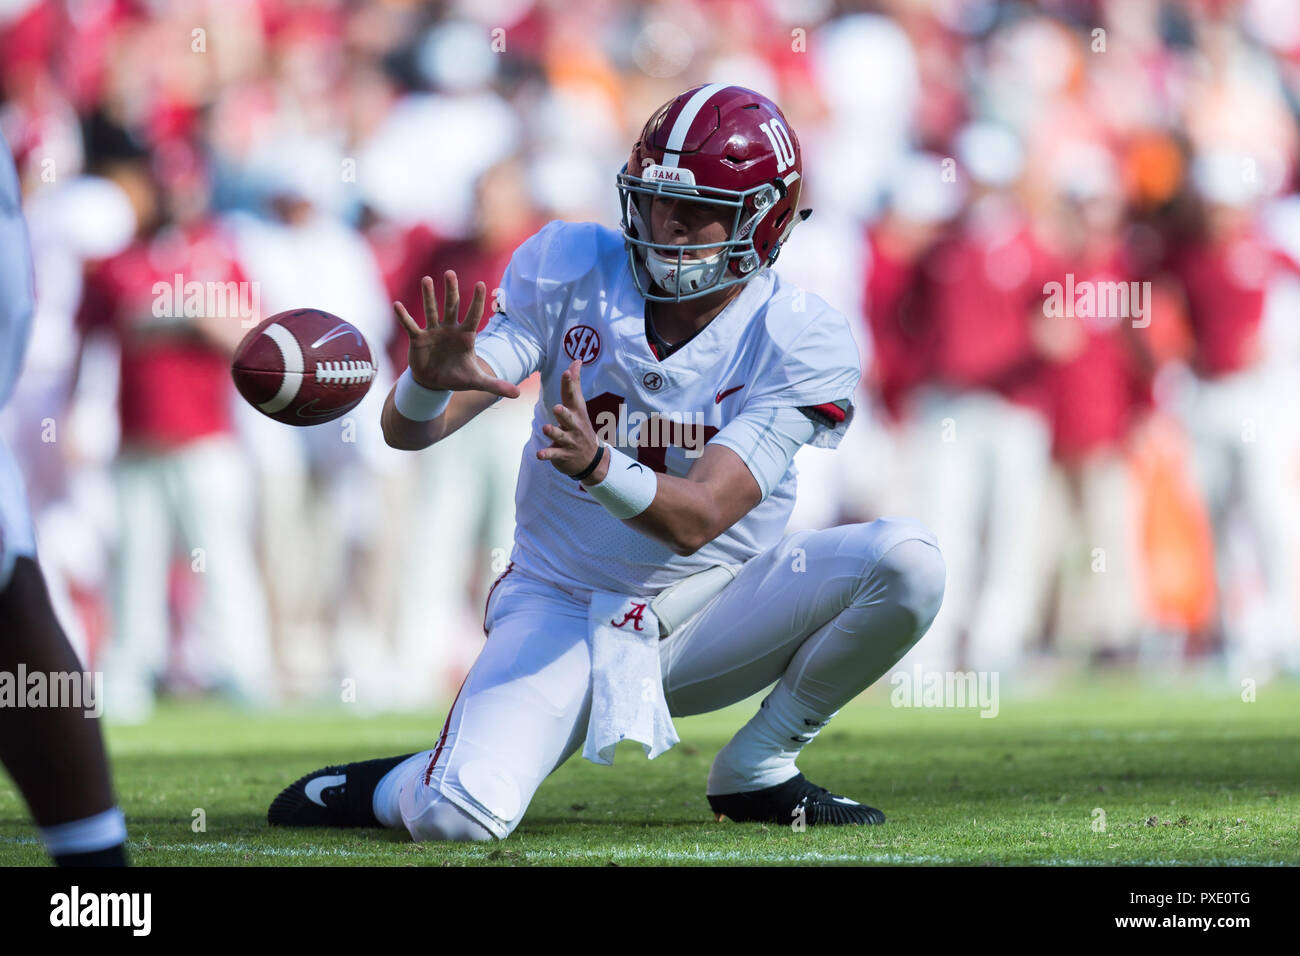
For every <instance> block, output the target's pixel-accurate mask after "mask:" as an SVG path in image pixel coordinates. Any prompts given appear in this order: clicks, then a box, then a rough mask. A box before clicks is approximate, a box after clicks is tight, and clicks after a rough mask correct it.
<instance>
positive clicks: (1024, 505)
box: [901, 388, 1051, 676]
mask: <svg viewBox="0 0 1300 956" xmlns="http://www.w3.org/2000/svg"><path fill="white" fill-rule="evenodd" d="M910 432H911V440H910V441H909V443H908V444H909V446H910V447H909V448H908V452H909V459H910V460H909V462H908V467H909V469H911V470H912V474H913V479H912V483H913V487H914V488H915V489H916V499H915V501H914V502H913V504H912V507H911V508H910V509H909V510H910V511H911V512H912V513H913V514H915V515H917V517H919V518H920V519H921V520H922V521H924V522H925V523H926V524H928V525H929V526H930V527H932V528H933V529H934V531H935V533H936V534H937V535H938V538H939V543H940V545H941V546H942V547H943V554H944V558H945V560H946V561H947V563H948V590H947V594H946V597H945V599H944V602H943V608H942V610H940V611H939V615H938V617H936V618H935V621H934V626H933V627H931V629H930V633H929V635H928V636H927V637H926V640H925V643H924V644H922V645H920V646H919V647H917V649H916V650H915V651H913V652H912V653H911V654H910V655H908V657H907V659H906V660H905V661H903V663H902V665H901V667H902V669H904V670H910V669H912V668H913V667H915V666H917V665H918V664H919V665H920V666H921V667H922V669H923V670H925V671H939V672H944V671H949V670H952V669H954V668H956V667H957V665H958V660H959V659H960V655H959V653H958V651H959V647H958V643H959V638H960V635H961V631H962V629H963V628H965V629H966V631H967V640H966V653H965V655H964V659H965V666H966V667H967V668H969V669H972V670H978V671H990V672H995V671H996V672H1000V673H1003V674H1004V676H1005V674H1006V673H1009V672H1013V671H1014V670H1016V669H1017V668H1018V667H1019V665H1020V664H1021V662H1022V657H1023V654H1024V651H1025V648H1026V645H1027V644H1028V643H1029V641H1030V639H1031V637H1032V636H1033V634H1034V629H1035V625H1036V623H1037V615H1038V613H1039V610H1040V604H1041V595H1042V593H1043V591H1044V586H1045V584H1046V576H1045V575H1044V573H1043V567H1042V566H1043V561H1042V560H1041V553H1042V545H1043V541H1042V536H1041V522H1042V501H1043V497H1044V492H1045V490H1046V488H1047V482H1048V477H1049V474H1050V467H1051V433H1050V430H1049V428H1048V426H1047V423H1046V422H1045V421H1044V420H1043V417H1042V416H1041V415H1040V414H1038V413H1037V412H1036V411H1034V410H1032V409H1028V408H1025V407H1023V406H1021V405H1018V404H1016V403H1014V402H1010V401H1008V400H1006V399H1005V398H1003V397H1002V396H1000V395H998V394H995V393H993V392H986V391H968V392H952V391H947V390H943V389H937V388H934V389H928V390H926V391H924V392H922V393H920V394H919V395H918V396H917V403H916V417H915V419H914V421H913V423H912V428H911V429H910Z"/></svg>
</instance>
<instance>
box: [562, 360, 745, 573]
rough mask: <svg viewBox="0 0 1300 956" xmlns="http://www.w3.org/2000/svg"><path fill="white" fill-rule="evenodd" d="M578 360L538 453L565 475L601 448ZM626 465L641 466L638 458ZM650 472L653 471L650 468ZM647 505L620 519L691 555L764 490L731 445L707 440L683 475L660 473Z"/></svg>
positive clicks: (606, 464)
mask: <svg viewBox="0 0 1300 956" xmlns="http://www.w3.org/2000/svg"><path fill="white" fill-rule="evenodd" d="M581 367H582V363H581V362H580V361H577V360H575V361H574V363H573V364H572V365H570V366H569V368H568V370H567V371H565V372H564V374H563V375H562V376H561V381H560V394H561V397H562V398H563V399H564V402H563V404H560V405H556V406H554V407H553V408H552V410H551V411H552V414H554V415H555V419H556V422H557V424H555V425H549V424H548V425H544V426H542V431H543V432H544V433H545V435H546V436H547V437H548V438H550V439H551V440H552V442H553V444H552V445H551V447H549V448H543V449H541V450H540V451H539V452H538V453H537V457H538V458H540V459H541V460H543V461H550V462H551V463H552V464H553V465H555V467H556V468H558V469H559V470H560V471H561V472H563V473H564V474H566V475H571V476H574V475H579V474H581V473H582V472H583V470H584V469H586V468H587V466H588V465H589V464H590V463H591V461H592V459H593V458H594V457H595V454H596V451H597V449H598V448H600V447H601V442H600V440H599V439H598V438H597V437H596V433H595V431H594V430H593V429H592V427H591V421H590V419H589V418H588V415H587V406H586V402H585V401H584V400H583V397H582V391H581V383H580V380H579V376H580V370H581ZM612 460H613V455H612V454H611V453H610V452H605V453H604V455H603V457H602V458H601V460H600V464H599V465H598V466H597V467H596V469H595V471H593V472H592V473H591V474H590V475H588V476H586V477H585V478H583V479H582V484H583V485H585V486H587V487H588V488H592V487H594V486H596V485H599V484H600V483H601V482H603V481H604V480H605V478H606V477H607V475H608V473H609V468H610V463H611V461H612ZM623 467H625V468H639V469H644V468H645V466H644V465H642V464H641V463H639V462H629V463H626V464H624V465H623ZM652 474H653V473H652ZM654 478H655V479H656V485H655V488H654V491H653V494H654V497H653V500H652V501H651V502H650V504H649V507H647V508H645V509H644V510H642V511H641V512H640V513H639V514H637V515H635V516H633V517H631V518H626V519H624V520H625V521H626V523H627V524H629V525H631V526H632V527H634V528H636V529H637V530H638V531H640V532H642V533H643V534H646V535H648V536H649V537H652V538H655V539H656V540H658V541H662V542H664V543H665V544H667V545H668V546H669V547H670V548H672V549H673V551H674V552H676V553H677V554H680V555H683V556H686V555H691V554H694V553H695V552H696V551H698V550H699V549H700V548H702V547H703V546H704V545H706V544H708V543H709V542H710V541H712V540H713V539H714V538H716V537H717V536H718V535H720V534H722V532H724V531H726V530H727V529H728V528H730V527H731V526H732V525H733V524H735V523H736V522H737V521H739V520H740V519H741V518H743V517H744V516H745V515H746V514H748V513H749V512H750V511H751V510H752V509H753V508H754V507H755V506H756V505H757V504H758V503H759V502H760V501H761V500H762V499H763V492H762V489H761V488H760V487H759V485H758V482H757V481H756V480H755V478H754V475H753V473H752V472H751V471H750V469H749V466H747V465H746V464H745V462H744V461H743V460H742V459H741V457H740V456H739V455H738V454H736V452H734V451H733V450H732V449H730V448H727V447H725V446H723V445H714V444H707V445H705V446H704V452H703V454H701V455H700V458H699V460H698V461H696V462H695V464H694V465H692V466H691V470H690V471H689V472H688V473H687V475H686V476H685V477H683V478H678V477H676V476H675V475H668V474H663V473H660V474H658V475H654Z"/></svg>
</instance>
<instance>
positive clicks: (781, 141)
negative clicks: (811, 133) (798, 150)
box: [758, 117, 794, 173]
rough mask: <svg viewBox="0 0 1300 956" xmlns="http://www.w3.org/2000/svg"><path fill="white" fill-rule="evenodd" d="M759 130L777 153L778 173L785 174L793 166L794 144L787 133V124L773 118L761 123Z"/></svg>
mask: <svg viewBox="0 0 1300 956" xmlns="http://www.w3.org/2000/svg"><path fill="white" fill-rule="evenodd" d="M758 128H759V129H761V130H762V131H763V132H764V133H766V134H767V138H768V139H769V140H770V141H771V143H772V151H773V152H774V153H776V171H777V172H778V173H783V172H785V171H786V170H787V169H789V168H790V167H791V166H793V165H794V143H792V142H790V134H789V133H788V132H786V129H785V124H783V123H782V122H781V121H780V120H779V119H777V118H776V117H772V119H770V120H768V121H767V122H766V123H760V124H759V127H758Z"/></svg>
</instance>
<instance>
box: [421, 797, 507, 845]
mask: <svg viewBox="0 0 1300 956" xmlns="http://www.w3.org/2000/svg"><path fill="white" fill-rule="evenodd" d="M403 822H404V823H405V824H406V829H407V830H408V831H409V832H410V834H411V839H412V840H414V841H415V842H417V843H422V842H424V841H427V840H454V841H456V842H461V843H463V842H468V841H471V840H474V841H484V840H495V839H496V838H497V837H496V834H495V833H492V832H490V831H489V830H488V829H487V827H485V826H483V824H481V823H479V822H478V821H477V820H475V819H474V818H473V817H471V816H470V815H469V814H468V813H466V812H465V811H464V810H462V809H461V808H460V807H458V806H456V804H454V803H452V802H451V801H450V800H447V799H443V798H441V797H435V798H434V799H432V800H430V801H429V802H428V804H426V805H425V807H424V808H423V809H422V810H421V811H420V812H419V814H418V815H417V816H415V817H413V818H410V819H407V818H406V817H405V816H404V817H403Z"/></svg>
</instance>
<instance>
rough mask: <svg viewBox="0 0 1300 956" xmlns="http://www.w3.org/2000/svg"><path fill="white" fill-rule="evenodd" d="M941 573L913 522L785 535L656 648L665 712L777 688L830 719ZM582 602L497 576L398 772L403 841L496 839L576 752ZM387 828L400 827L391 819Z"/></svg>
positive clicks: (927, 600)
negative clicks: (424, 741)
mask: <svg viewBox="0 0 1300 956" xmlns="http://www.w3.org/2000/svg"><path fill="white" fill-rule="evenodd" d="M944 573H945V572H944V564H943V559H942V557H941V556H940V554H939V549H938V542H937V541H936V539H935V537H934V535H933V534H931V533H930V531H929V530H928V529H927V528H925V527H924V526H923V525H922V524H920V523H919V522H917V521H915V520H912V519H907V518H901V519H900V518H882V519H880V520H878V521H873V522H871V523H869V524H852V525H843V526H841V527H836V528H829V529H826V530H822V531H800V532H796V533H793V534H789V535H786V537H785V538H783V539H782V540H781V541H780V542H779V543H778V544H777V545H775V546H774V547H772V548H771V549H770V550H768V551H766V552H765V553H763V554H760V555H758V556H756V557H754V558H752V559H751V560H750V561H748V562H747V563H746V564H745V565H744V567H743V568H742V569H741V570H740V573H739V574H738V575H737V576H736V579H735V580H734V581H732V582H731V583H730V584H729V585H727V587H726V588H725V589H723V591H721V592H720V593H719V594H718V595H717V596H715V597H714V598H713V599H712V600H711V601H710V602H709V603H708V604H706V605H705V606H704V607H703V608H701V609H700V610H699V611H697V612H696V613H695V614H694V615H693V616H692V617H690V618H689V619H687V620H686V621H685V622H684V623H683V624H682V625H681V626H679V627H678V629H677V630H676V631H674V632H673V633H672V634H671V635H669V637H668V638H667V639H665V640H663V641H662V642H661V643H660V645H659V646H660V664H661V669H662V674H663V682H664V683H663V687H664V695H665V697H666V699H667V702H668V708H669V711H670V712H671V714H672V715H673V716H674V717H682V716H688V715H691V714H700V713H707V712H709V711H713V710H718V709H720V708H722V707H726V706H729V705H730V704H734V703H736V702H737V701H740V700H744V699H745V698H746V697H749V696H750V695H752V694H755V693H757V692H758V691H761V690H762V689H763V688H765V687H767V686H769V685H770V684H772V683H773V682H774V681H776V680H778V679H779V680H780V681H782V683H783V685H784V686H785V687H786V688H787V690H789V692H790V693H791V694H792V695H793V697H794V699H795V700H796V701H797V702H798V705H799V706H801V707H805V708H807V709H808V710H809V712H810V713H812V714H815V715H817V717H818V718H819V719H829V718H830V717H831V716H832V715H834V713H835V712H836V711H838V710H839V709H840V708H841V707H842V706H843V705H844V704H846V703H848V702H849V701H850V700H852V699H853V698H854V697H856V696H857V695H858V694H860V693H861V692H862V691H863V690H865V689H866V688H867V687H869V686H870V685H871V684H873V683H874V682H875V681H876V680H877V678H879V677H880V676H881V675H882V674H884V673H885V672H886V671H887V670H889V668H890V667H891V666H892V665H893V664H895V663H896V662H897V661H898V660H899V659H900V658H901V657H902V656H903V655H904V654H905V653H906V652H907V651H908V649H909V648H910V647H911V646H912V645H913V644H915V643H916V641H917V640H919V639H920V637H921V635H923V634H924V633H925V631H926V629H927V628H928V627H929V626H930V622H931V621H932V620H933V619H934V615H935V614H936V612H937V611H938V609H939V604H940V602H941V600H942V598H943V586H944ZM589 598H590V593H589V592H572V593H570V592H567V591H564V590H560V589H559V588H557V587H556V586H554V585H552V584H549V583H548V582H546V581H543V580H541V579H539V578H537V577H534V576H533V575H531V574H529V573H528V572H527V571H525V570H524V569H522V568H521V567H520V566H519V565H518V564H515V565H514V566H513V567H512V568H511V569H510V570H509V571H507V572H506V573H505V574H504V575H503V576H502V577H501V578H499V579H498V582H497V584H496V585H495V586H494V588H493V591H492V593H491V594H490V595H489V597H488V601H487V609H486V611H487V613H486V620H485V625H486V628H487V630H488V632H489V637H488V639H487V643H486V644H485V645H484V647H483V650H482V652H481V653H480V654H479V657H478V660H477V661H476V662H475V664H474V667H473V668H472V669H471V670H470V673H469V675H468V676H467V677H466V678H465V682H464V684H463V685H462V686H461V690H460V693H459V694H458V695H457V697H456V700H455V702H454V703H453V704H452V708H451V712H450V714H449V715H448V716H447V722H446V724H445V725H444V726H443V730H442V735H441V736H440V737H439V739H438V742H437V745H436V746H435V747H434V748H433V749H432V750H429V751H425V753H424V754H422V755H420V756H419V758H416V757H413V758H411V759H410V760H408V761H407V763H406V764H405V765H403V768H402V771H403V772H404V773H406V774H408V775H409V776H408V777H407V778H406V779H404V780H402V781H401V783H400V796H399V800H398V802H399V804H400V808H401V822H402V823H404V824H405V826H406V828H407V829H408V830H409V831H410V833H411V836H412V838H414V839H415V840H467V839H491V838H492V837H494V836H495V837H497V838H499V839H504V838H505V837H507V836H509V835H510V834H511V833H512V832H513V831H514V829H515V827H517V826H518V825H519V822H520V821H521V820H522V819H523V816H524V813H525V811H526V810H527V808H528V804H529V802H530V801H531V800H532V798H533V794H534V793H535V792H536V790H537V788H538V786H540V785H541V783H542V781H543V780H545V779H546V777H547V776H548V775H549V774H550V773H551V771H553V770H555V769H556V768H557V767H559V766H560V765H561V764H563V763H564V761H565V760H567V759H568V758H569V757H570V756H571V755H572V754H574V753H575V752H576V751H578V750H579V748H581V746H582V744H583V741H584V740H585V738H586V733H587V720H588V716H589V713H590V706H591V646H590V639H589V636H588V634H587V601H588V600H589ZM383 818H384V814H381V819H383ZM387 822H388V824H389V825H390V826H396V825H397V821H396V819H394V818H393V815H391V814H390V815H389V819H388V821H387Z"/></svg>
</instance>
